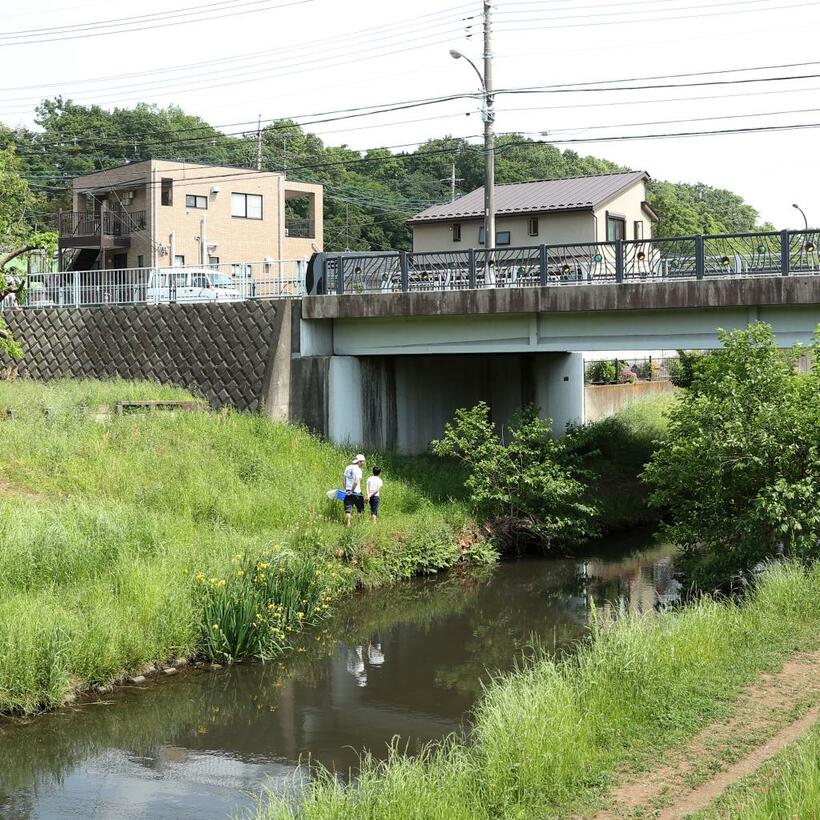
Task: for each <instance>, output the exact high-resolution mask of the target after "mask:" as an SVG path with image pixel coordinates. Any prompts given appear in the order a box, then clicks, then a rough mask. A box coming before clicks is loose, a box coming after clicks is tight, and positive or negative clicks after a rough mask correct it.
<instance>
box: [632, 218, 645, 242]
mask: <svg viewBox="0 0 820 820" xmlns="http://www.w3.org/2000/svg"><path fill="white" fill-rule="evenodd" d="M632 231H633V237H632V238H633V239H643V220H642V219H636V220H635V222H633V223H632Z"/></svg>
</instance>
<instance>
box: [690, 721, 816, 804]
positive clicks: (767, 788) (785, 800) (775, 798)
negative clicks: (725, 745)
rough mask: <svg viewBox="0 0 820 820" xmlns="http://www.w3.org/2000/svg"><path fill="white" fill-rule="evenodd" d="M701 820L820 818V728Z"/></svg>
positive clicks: (730, 793) (735, 788)
mask: <svg viewBox="0 0 820 820" xmlns="http://www.w3.org/2000/svg"><path fill="white" fill-rule="evenodd" d="M696 817H697V818H698V820H723V819H724V818H725V820H773V819H774V818H781V817H782V818H802V820H817V818H818V817H820V725H815V726H814V728H812V729H810V730H809V732H808V733H807V734H806V735H805V736H804V737H802V738H800V739H799V740H797V741H795V742H794V743H793V744H791V745H790V746H788V747H787V748H786V749H784V750H783V751H782V752H781V753H780V754H778V755H776V756H775V757H774V758H772V760H770V761H769V762H767V763H766V764H765V765H764V766H762V767H761V768H760V769H759V770H758V771H756V772H755V773H754V774H752V775H750V776H749V777H747V778H745V779H744V780H743V781H741V782H740V783H738V784H736V785H734V786H732V787H731V788H730V789H729V791H728V792H727V793H726V794H725V795H724V796H722V797H721V798H719V799H718V800H717V802H716V803H714V804H713V805H712V806H710V807H709V808H708V809H706V810H705V811H703V812H700V813H698V814H697V815H696Z"/></svg>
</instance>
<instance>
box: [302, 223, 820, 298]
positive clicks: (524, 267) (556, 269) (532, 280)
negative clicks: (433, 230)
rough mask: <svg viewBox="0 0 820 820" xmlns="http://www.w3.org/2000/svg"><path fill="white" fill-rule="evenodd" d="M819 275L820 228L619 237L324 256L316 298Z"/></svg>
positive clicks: (317, 276)
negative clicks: (416, 251) (326, 295)
mask: <svg viewBox="0 0 820 820" xmlns="http://www.w3.org/2000/svg"><path fill="white" fill-rule="evenodd" d="M794 274H802V275H816V274H820V230H818V229H812V230H807V231H760V232H756V233H737V234H714V235H703V236H683V237H668V238H666V237H664V238H658V239H634V240H617V241H614V242H590V243H587V244H573V245H533V246H528V247H516V248H510V247H500V248H490V249H478V250H476V249H472V248H471V249H469V250H464V251H452V250H448V251H433V252H424V253H410V252H405V251H396V252H388V253H343V254H320V255H319V256H318V257H317V258H316V260H315V262H314V282H313V283H311V285H312V287H309V292H310V293H311V294H313V295H321V294H334V295H338V296H342V295H347V294H364V293H402V292H403V293H426V292H441V291H461V290H486V289H496V288H501V289H516V288H532V287H546V286H550V285H556V286H558V285H575V286H579V285H600V284H624V283H629V282H660V283H667V282H679V281H681V280H705V279H727V278H738V277H752V278H756V277H772V276H779V277H782V276H789V275H794Z"/></svg>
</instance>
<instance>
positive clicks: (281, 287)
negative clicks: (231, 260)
mask: <svg viewBox="0 0 820 820" xmlns="http://www.w3.org/2000/svg"><path fill="white" fill-rule="evenodd" d="M306 268H307V261H306V260H304V259H277V260H267V261H262V262H241V263H235V264H220V265H208V266H186V267H178V268H177V267H166V268H121V269H116V270H90V271H64V272H60V273H41V274H35V275H32V276H30V277H28V286H27V289H26V292H25V297H24V299H23V302H22V304H20V303H18V302H17V300H16V299H14V297H9V298H7V299H6V300H5V301H4V302H3V303H2V308H3V309H13V308H17V307H23V308H63V307H89V306H93V305H130V304H164V303H168V302H211V301H223V302H224V301H241V300H244V299H282V298H292V297H300V296H303V295H304V293H305V290H304V283H305V272H306Z"/></svg>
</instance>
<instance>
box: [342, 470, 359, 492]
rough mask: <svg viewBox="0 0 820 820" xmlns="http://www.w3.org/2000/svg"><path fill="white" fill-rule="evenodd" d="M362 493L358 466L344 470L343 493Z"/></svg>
mask: <svg viewBox="0 0 820 820" xmlns="http://www.w3.org/2000/svg"><path fill="white" fill-rule="evenodd" d="M361 491H362V468H361V467H359V465H358V464H351V465H350V466H349V467H348V468H347V469H346V470H345V492H346V493H360V492H361Z"/></svg>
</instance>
